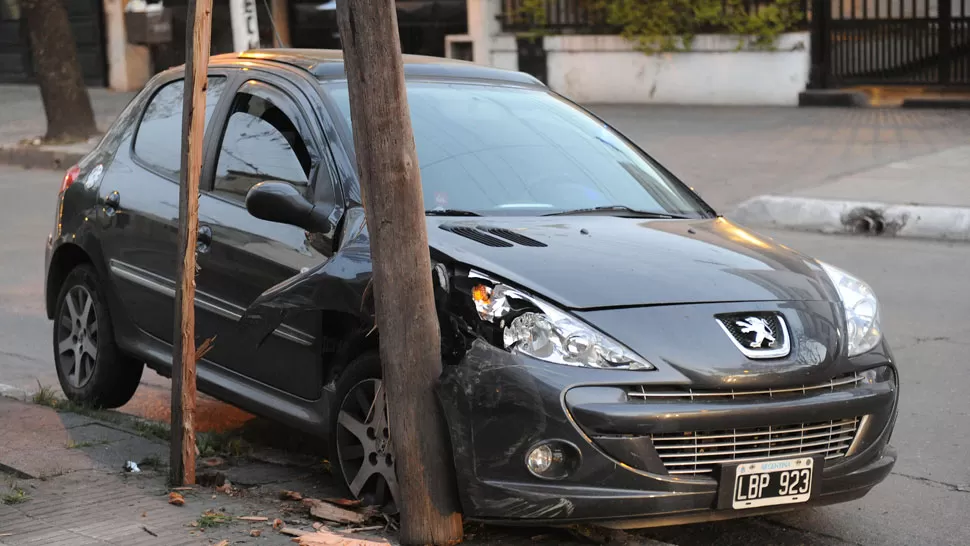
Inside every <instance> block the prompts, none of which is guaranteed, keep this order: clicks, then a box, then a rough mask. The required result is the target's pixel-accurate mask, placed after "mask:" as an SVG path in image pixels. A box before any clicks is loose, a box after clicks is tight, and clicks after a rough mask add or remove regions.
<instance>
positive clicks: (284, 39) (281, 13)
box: [271, 0, 290, 47]
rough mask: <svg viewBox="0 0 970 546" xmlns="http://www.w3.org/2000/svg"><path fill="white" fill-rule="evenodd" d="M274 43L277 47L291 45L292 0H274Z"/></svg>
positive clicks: (272, 15)
mask: <svg viewBox="0 0 970 546" xmlns="http://www.w3.org/2000/svg"><path fill="white" fill-rule="evenodd" d="M271 4H272V13H271V17H272V19H271V20H272V21H273V31H274V32H273V43H275V44H276V47H290V0H273V1H272V2H271Z"/></svg>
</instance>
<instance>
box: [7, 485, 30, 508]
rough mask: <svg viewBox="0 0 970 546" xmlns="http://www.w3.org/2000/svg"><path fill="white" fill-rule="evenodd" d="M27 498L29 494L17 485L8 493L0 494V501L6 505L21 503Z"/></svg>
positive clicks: (27, 499) (28, 498)
mask: <svg viewBox="0 0 970 546" xmlns="http://www.w3.org/2000/svg"><path fill="white" fill-rule="evenodd" d="M29 500H30V496H29V495H27V492H26V491H24V490H23V489H21V488H19V487H14V488H13V489H12V490H11V491H10V492H9V493H4V494H3V496H0V502H2V503H3V504H6V505H11V504H21V503H24V502H27V501H29Z"/></svg>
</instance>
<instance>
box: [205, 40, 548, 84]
mask: <svg viewBox="0 0 970 546" xmlns="http://www.w3.org/2000/svg"><path fill="white" fill-rule="evenodd" d="M402 57H403V60H404V76H405V78H407V79H412V78H414V79H420V78H448V79H457V80H469V81H472V80H477V81H491V82H495V83H511V84H518V85H530V86H543V83H542V82H540V81H539V80H538V79H536V78H535V77H533V76H531V75H529V74H526V73H524V72H516V71H514V70H502V69H499V68H492V67H488V66H483V65H479V64H475V63H470V62H467V61H459V60H455V59H445V58H442V57H429V56H425V55H402ZM245 61H268V62H275V63H281V64H285V65H289V66H292V67H295V68H299V69H302V70H306V71H307V72H309V73H311V74H312V75H313V76H315V77H316V78H318V79H344V78H346V77H347V76H346V73H345V72H344V54H343V51H341V50H339V49H251V50H248V51H243V52H242V53H224V54H221V55H214V56H212V57H211V58H210V61H209V62H210V64H220V65H225V64H228V65H232V64H236V63H241V62H245Z"/></svg>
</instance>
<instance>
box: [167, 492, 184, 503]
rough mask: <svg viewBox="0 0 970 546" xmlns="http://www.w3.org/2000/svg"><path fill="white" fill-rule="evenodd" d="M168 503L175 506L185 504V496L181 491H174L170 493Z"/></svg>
mask: <svg viewBox="0 0 970 546" xmlns="http://www.w3.org/2000/svg"><path fill="white" fill-rule="evenodd" d="M168 503H169V504H171V505H173V506H184V505H185V497H183V496H182V494H181V493H176V492H175V491H172V492H171V493H169V494H168Z"/></svg>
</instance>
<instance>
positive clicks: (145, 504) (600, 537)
mask: <svg viewBox="0 0 970 546" xmlns="http://www.w3.org/2000/svg"><path fill="white" fill-rule="evenodd" d="M61 404H62V405H64V403H63V402H61ZM77 411H80V413H77V412H75V411H57V410H55V409H52V408H51V407H48V406H44V405H39V404H33V403H27V402H22V401H19V400H14V399H11V398H5V397H2V396H0V431H2V433H0V434H2V436H0V438H2V441H0V544H2V545H10V546H14V545H17V546H19V545H30V546H34V545H45V546H47V545H50V546H87V545H102V546H103V545H108V544H117V545H124V546H141V545H152V546H155V545H157V546H181V545H186V546H188V545H203V544H209V545H211V544H216V545H219V546H228V545H230V544H258V545H267V546H282V545H292V544H294V542H296V540H295V538H296V537H297V536H300V539H301V540H302V542H299V544H308V545H315V544H327V545H330V546H381V545H384V546H389V545H393V544H397V542H396V540H395V532H394V529H395V527H394V526H393V524H389V523H388V520H386V519H384V518H383V516H379V515H378V516H374V515H367V517H366V518H365V521H363V522H358V523H347V522H346V521H344V522H342V523H341V522H337V521H334V519H333V518H332V514H331V517H323V518H321V517H318V515H319V514H318V513H317V512H316V510H315V509H312V508H310V507H311V506H314V505H315V503H319V502H321V501H319V500H317V501H307V500H303V499H324V500H326V499H340V498H341V492H340V490H339V489H338V488H336V487H335V486H334V484H333V481H332V478H331V477H330V476H329V475H328V473H327V470H326V467H327V464H324V461H323V459H322V458H320V457H316V458H314V457H310V456H307V455H306V454H300V453H296V452H295V451H294V450H290V451H282V450H280V449H275V448H273V447H267V446H264V445H252V446H242V445H240V444H234V443H233V440H232V439H230V438H231V437H227V436H221V437H220V436H214V437H208V438H207V439H202V440H199V441H198V442H197V443H198V444H199V445H200V446H203V447H204V448H205V449H206V450H210V449H211V450H214V451H215V452H216V453H217V455H216V456H211V453H210V454H208V455H207V457H201V456H200V457H199V468H198V470H197V480H198V482H199V483H200V484H204V485H199V486H195V487H192V488H180V489H178V490H177V491H175V490H173V489H172V488H169V487H168V486H167V485H166V479H167V470H168V469H167V467H166V466H165V462H166V461H167V460H168V445H167V443H165V442H164V441H163V440H162V439H161V438H164V437H166V435H167V429H166V428H165V427H164V425H160V424H159V423H154V422H146V421H142V420H138V419H135V418H132V417H130V416H127V415H123V414H120V413H117V412H113V411H91V410H77ZM268 430H269V432H268V434H278V435H279V434H286V433H285V432H281V428H280V427H279V426H278V425H272V424H269V425H268ZM295 441H296V442H297V443H299V442H301V439H300V438H296V439H295ZM275 443H276V444H282V445H287V444H292V443H294V438H292V437H291V438H282V439H279V440H278V441H277V442H275ZM247 447H248V449H247ZM128 461H133V462H135V463H136V464H137V465H138V467H139V469H138V472H127V471H126V470H125V465H126V463H127V462H128ZM173 491H175V492H177V493H178V494H180V495H182V496H183V498H184V501H185V504H184V505H182V506H176V505H173V504H171V503H170V502H169V499H170V497H169V495H170V493H172V492H173ZM281 492H289V493H287V495H286V497H287V498H285V499H283V496H281ZM301 497H302V498H301ZM328 506H329V507H330V508H329V510H327V513H330V510H334V509H336V510H338V511H339V510H341V509H342V508H340V507H338V506H337V505H333V504H330V505H328ZM348 509H349V510H354V511H357V512H360V513H362V514H368V512H367V511H366V509H359V508H348ZM357 512H354V513H357ZM318 528H319V529H321V530H318ZM358 531H359V532H358ZM465 533H466V536H465V541H464V542H463V544H467V545H469V546H553V545H557V546H589V545H591V544H594V543H600V544H602V543H607V542H608V543H610V544H617V545H628V546H633V545H637V546H671V545H670V544H667V543H664V542H658V541H656V540H653V539H651V538H649V535H650V532H649V531H644V532H642V533H635V532H622V531H610V530H605V529H597V528H593V527H590V526H586V525H584V526H579V527H578V528H577V529H573V530H567V529H548V528H535V527H532V528H529V527H522V528H514V529H513V528H510V529H502V528H494V527H487V526H483V525H481V524H476V523H469V524H466V531H465ZM301 535H302V536H301ZM313 539H316V540H317V541H314V540H313ZM359 540H365V541H369V542H358V541H359Z"/></svg>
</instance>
